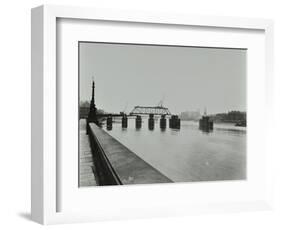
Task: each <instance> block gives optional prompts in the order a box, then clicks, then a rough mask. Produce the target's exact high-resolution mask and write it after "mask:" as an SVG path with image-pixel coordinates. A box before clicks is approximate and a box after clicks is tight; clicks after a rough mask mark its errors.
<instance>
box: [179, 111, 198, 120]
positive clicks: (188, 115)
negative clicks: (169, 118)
mask: <svg viewBox="0 0 281 230" xmlns="http://www.w3.org/2000/svg"><path fill="white" fill-rule="evenodd" d="M200 118H201V114H200V112H199V110H197V111H185V112H182V113H180V119H181V120H183V121H198V120H199V119H200Z"/></svg>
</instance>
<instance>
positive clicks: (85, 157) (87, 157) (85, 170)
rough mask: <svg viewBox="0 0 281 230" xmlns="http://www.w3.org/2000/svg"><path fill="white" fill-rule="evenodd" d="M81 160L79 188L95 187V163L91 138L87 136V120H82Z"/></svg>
mask: <svg viewBox="0 0 281 230" xmlns="http://www.w3.org/2000/svg"><path fill="white" fill-rule="evenodd" d="M79 151H80V159H79V164H80V165H79V170H80V172H79V182H80V183H79V186H80V187H83V186H95V185H97V180H96V178H95V174H94V170H95V166H94V162H93V157H92V152H91V148H90V142H89V137H88V135H87V134H86V120H85V119H82V120H80V146H79Z"/></svg>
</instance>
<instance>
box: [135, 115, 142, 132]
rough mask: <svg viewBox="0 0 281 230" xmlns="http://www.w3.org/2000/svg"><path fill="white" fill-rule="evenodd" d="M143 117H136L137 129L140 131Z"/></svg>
mask: <svg viewBox="0 0 281 230" xmlns="http://www.w3.org/2000/svg"><path fill="white" fill-rule="evenodd" d="M141 122H142V121H141V116H139V115H137V117H136V129H140V128H141Z"/></svg>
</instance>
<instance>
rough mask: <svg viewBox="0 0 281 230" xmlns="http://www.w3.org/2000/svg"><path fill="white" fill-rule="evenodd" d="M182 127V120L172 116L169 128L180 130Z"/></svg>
mask: <svg viewBox="0 0 281 230" xmlns="http://www.w3.org/2000/svg"><path fill="white" fill-rule="evenodd" d="M180 126H181V120H180V119H179V117H178V116H177V115H172V117H171V118H170V119H169V127H170V128H171V129H180Z"/></svg>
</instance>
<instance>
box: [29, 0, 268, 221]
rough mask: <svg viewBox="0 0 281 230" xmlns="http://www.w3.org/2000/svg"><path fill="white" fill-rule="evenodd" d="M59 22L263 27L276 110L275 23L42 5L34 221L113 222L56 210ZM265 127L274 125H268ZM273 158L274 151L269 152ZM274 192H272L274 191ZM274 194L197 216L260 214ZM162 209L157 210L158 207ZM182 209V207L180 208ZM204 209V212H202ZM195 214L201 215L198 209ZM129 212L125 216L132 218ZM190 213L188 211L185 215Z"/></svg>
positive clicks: (35, 26) (35, 22) (35, 68)
mask: <svg viewBox="0 0 281 230" xmlns="http://www.w3.org/2000/svg"><path fill="white" fill-rule="evenodd" d="M58 18H70V19H77V20H81V19H91V20H102V21H124V22H140V23H152V24H159V25H162V26H165V25H169V26H173V25H189V26H200V27H220V28H225V29H228V28H244V29H261V30H264V31H265V38H266V44H265V46H266V51H265V66H266V73H265V74H266V80H267V82H266V85H265V87H266V93H267V98H266V103H267V106H268V108H269V109H270V110H271V111H272V110H273V107H274V95H273V92H272V91H273V90H271V89H273V84H274V82H273V80H274V79H273V22H272V21H271V20H268V19H249V18H235V17H217V16H191V15H177V14H169V13H167V14H163V13H157V12H153V13H152V12H136V11H117V10H116V11H115V10H114V11H113V10H105V9H95V8H81V7H69V6H67V7H66V6H52V5H44V6H40V7H37V8H34V9H32V20H31V27H32V33H31V46H32V50H31V59H32V67H31V73H32V76H31V80H32V85H31V90H32V92H31V93H32V99H31V101H32V111H31V114H32V127H31V132H32V144H31V147H32V152H31V164H32V166H31V216H32V220H34V221H36V222H39V223H41V224H54V223H69V222H81V221H93V220H97V219H110V217H107V216H102V217H101V216H98V214H96V213H85V214H83V215H81V216H77V217H76V216H73V214H69V213H65V212H59V213H58V212H56V210H57V209H58V208H57V199H58V194H57V192H56V191H57V187H59V186H60V181H59V180H57V176H56V171H57V167H58V160H59V159H57V156H56V152H57V145H58V144H59V143H57V123H56V122H57V121H56V117H57V113H58V109H57V103H56V100H57V90H59V89H58V88H57V84H56V83H57V79H56V53H57V47H56V34H57V30H56V21H57V19H58ZM266 125H267V129H269V130H270V129H272V125H273V124H270V123H267V124H266ZM266 154H267V155H268V156H269V158H270V159H271V155H272V154H273V153H271V152H267V153H266ZM272 170H273V169H272V167H271V165H270V163H268V164H267V171H268V172H269V173H268V175H266V178H267V182H268V183H267V186H268V190H269V191H271V190H272V188H271V187H272V181H271V179H270V178H271V177H270V175H271V173H272ZM270 193H271V192H270ZM270 201H271V194H269V197H268V199H267V200H264V201H261V203H255V204H252V206H251V205H249V204H247V203H244V202H243V201H241V202H238V203H237V204H233V206H232V207H227V204H225V205H224V204H218V205H217V206H215V205H214V206H210V208H209V209H208V210H204V209H203V208H202V207H201V206H200V205H199V204H198V206H197V207H196V208H195V209H194V213H196V212H198V210H199V212H201V213H204V212H206V211H207V212H217V211H223V210H225V209H228V210H232V211H237V210H252V209H253V208H254V210H260V209H265V208H269V207H271V206H272V203H271V202H270ZM160 208H161V207H159V209H160ZM179 208H180V209H182V207H179ZM201 209H202V210H201ZM196 210H197V211H196ZM129 211H130V210H127V216H128V217H129V216H130V217H134V215H133V214H132V213H129ZM186 214H188V212H186Z"/></svg>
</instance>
